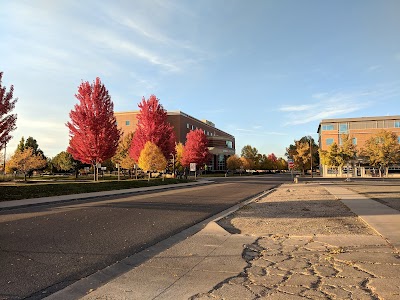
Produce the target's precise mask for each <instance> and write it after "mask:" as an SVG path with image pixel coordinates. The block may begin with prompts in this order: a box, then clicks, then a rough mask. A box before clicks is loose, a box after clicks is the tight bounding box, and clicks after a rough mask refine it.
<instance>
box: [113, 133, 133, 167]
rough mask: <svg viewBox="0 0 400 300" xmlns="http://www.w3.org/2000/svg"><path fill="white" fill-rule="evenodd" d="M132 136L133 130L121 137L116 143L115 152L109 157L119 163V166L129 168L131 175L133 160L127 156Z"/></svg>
mask: <svg viewBox="0 0 400 300" xmlns="http://www.w3.org/2000/svg"><path fill="white" fill-rule="evenodd" d="M132 138H133V132H129V133H128V134H127V135H126V136H125V137H123V138H121V140H120V141H119V144H118V148H117V152H116V153H115V155H114V156H113V158H112V159H111V160H112V162H113V163H115V164H119V165H120V166H121V168H123V169H127V170H129V174H130V175H132V169H133V168H134V167H135V163H136V162H135V160H134V159H133V158H131V157H130V156H129V148H130V146H131V141H132Z"/></svg>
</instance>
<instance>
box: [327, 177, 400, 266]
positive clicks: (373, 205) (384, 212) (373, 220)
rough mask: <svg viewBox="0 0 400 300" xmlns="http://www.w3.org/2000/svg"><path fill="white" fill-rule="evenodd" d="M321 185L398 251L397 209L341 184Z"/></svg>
mask: <svg viewBox="0 0 400 300" xmlns="http://www.w3.org/2000/svg"><path fill="white" fill-rule="evenodd" d="M323 187H325V189H326V190H327V191H328V192H329V193H331V194H332V195H335V197H336V198H337V199H338V200H340V201H342V202H343V203H344V204H345V205H346V206H347V207H348V208H350V209H351V211H352V212H353V213H355V214H356V215H358V216H359V217H360V218H361V219H362V220H363V221H364V222H365V223H367V224H368V225H369V226H370V227H371V228H373V229H374V230H375V231H376V232H377V233H378V234H380V235H381V236H382V237H384V238H386V239H387V240H388V241H389V242H390V243H391V244H392V245H393V246H394V247H395V248H396V249H397V250H398V251H400V213H399V211H397V210H395V209H393V208H390V207H388V206H386V205H384V204H381V203H379V202H377V201H375V200H372V199H370V198H367V197H365V196H363V195H360V194H358V193H356V192H353V191H350V190H349V189H346V188H345V187H343V186H339V185H336V184H335V185H334V184H323ZM399 268H400V267H399ZM399 272H400V270H399Z"/></svg>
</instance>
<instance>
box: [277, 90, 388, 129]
mask: <svg viewBox="0 0 400 300" xmlns="http://www.w3.org/2000/svg"><path fill="white" fill-rule="evenodd" d="M379 94H382V93H379V92H378V91H359V92H350V93H332V94H329V93H321V94H318V96H317V97H316V96H315V95H313V96H312V98H314V99H316V100H317V101H316V102H314V103H311V104H302V105H299V106H283V107H281V108H280V109H279V110H280V111H284V112H288V114H287V116H286V117H287V118H288V119H289V120H288V121H287V122H286V124H285V125H299V124H306V123H310V122H312V121H320V120H321V119H328V118H333V117H337V116H341V115H345V114H349V113H352V112H355V111H359V110H362V109H364V108H366V107H369V106H371V105H372V104H373V101H372V99H371V97H372V96H378V95H379Z"/></svg>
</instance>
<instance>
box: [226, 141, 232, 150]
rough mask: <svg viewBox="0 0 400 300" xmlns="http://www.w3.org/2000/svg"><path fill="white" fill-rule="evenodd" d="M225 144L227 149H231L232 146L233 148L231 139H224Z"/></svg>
mask: <svg viewBox="0 0 400 300" xmlns="http://www.w3.org/2000/svg"><path fill="white" fill-rule="evenodd" d="M226 146H227V147H228V148H229V149H232V148H233V144H232V141H226Z"/></svg>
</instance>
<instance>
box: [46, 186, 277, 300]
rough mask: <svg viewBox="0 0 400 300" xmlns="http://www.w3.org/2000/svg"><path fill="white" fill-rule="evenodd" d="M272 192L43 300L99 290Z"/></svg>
mask: <svg viewBox="0 0 400 300" xmlns="http://www.w3.org/2000/svg"><path fill="white" fill-rule="evenodd" d="M274 190H275V188H272V189H270V190H267V191H264V192H262V193H259V194H257V195H254V196H252V197H251V198H250V199H247V200H244V201H243V202H240V203H238V204H236V205H234V206H232V207H230V208H228V209H226V210H224V211H222V212H220V213H218V214H216V215H214V216H211V217H209V218H207V219H205V220H203V221H201V222H199V223H197V224H195V225H193V226H191V227H189V228H187V229H185V230H183V231H181V232H180V233H177V234H175V235H173V236H171V237H169V238H167V239H165V240H163V241H161V242H158V243H157V244H155V245H153V246H150V247H149V248H147V249H144V250H142V251H141V252H139V253H136V254H134V255H131V256H129V257H127V258H125V259H123V260H121V261H119V262H117V263H115V264H113V265H111V266H108V267H106V268H104V269H102V270H99V271H98V272H96V273H94V274H92V275H89V276H88V277H86V278H83V279H81V280H79V281H77V282H75V283H73V284H72V285H70V286H68V287H66V288H64V289H62V290H60V291H58V292H56V293H54V294H52V295H50V296H48V297H46V298H45V299H47V300H55V299H65V300H75V299H80V298H81V297H84V296H86V295H87V293H88V292H89V291H90V290H94V289H96V288H99V287H100V286H102V285H104V284H106V283H107V282H109V281H111V280H112V279H115V278H117V277H118V276H120V275H122V274H124V273H126V272H127V271H129V270H131V269H133V268H135V267H137V266H139V265H140V264H142V263H144V262H145V261H147V260H149V259H150V258H152V257H154V256H156V255H157V254H159V253H161V252H163V251H165V250H167V249H168V248H170V247H172V246H173V245H175V244H178V243H179V242H181V241H183V240H185V239H187V238H189V237H191V236H192V235H194V234H196V233H198V232H200V231H202V230H203V229H205V228H206V230H207V231H209V230H210V228H213V229H214V230H218V231H220V229H218V226H219V225H217V224H215V223H214V225H215V226H212V224H211V225H210V226H208V227H206V226H207V225H208V224H209V223H212V222H216V221H218V220H220V219H222V218H224V217H226V216H228V215H230V214H232V213H233V212H235V211H236V210H238V209H240V208H241V207H243V206H245V205H247V204H249V203H251V202H254V201H256V200H258V199H260V198H262V197H265V196H266V195H268V194H269V193H271V192H273V191H274ZM221 229H222V228H221Z"/></svg>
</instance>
